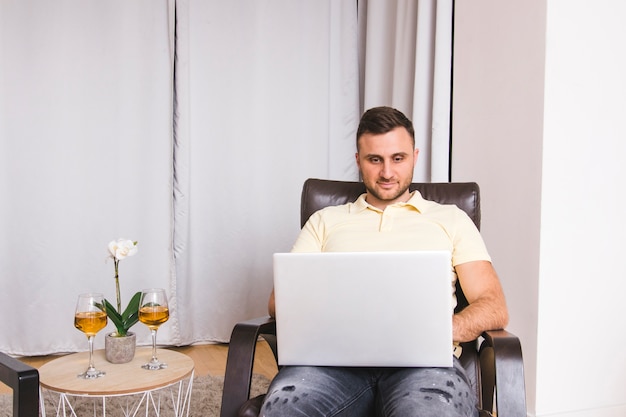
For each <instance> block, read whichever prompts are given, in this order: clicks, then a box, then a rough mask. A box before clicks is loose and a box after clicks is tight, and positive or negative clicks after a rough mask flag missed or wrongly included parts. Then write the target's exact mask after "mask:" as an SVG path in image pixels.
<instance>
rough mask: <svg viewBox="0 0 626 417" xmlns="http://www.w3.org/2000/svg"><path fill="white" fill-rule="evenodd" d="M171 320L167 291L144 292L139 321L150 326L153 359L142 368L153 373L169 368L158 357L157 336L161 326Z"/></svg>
mask: <svg viewBox="0 0 626 417" xmlns="http://www.w3.org/2000/svg"><path fill="white" fill-rule="evenodd" d="M169 318H170V310H169V308H168V306H167V295H165V290H164V289H163V288H150V289H148V290H143V291H142V293H141V300H140V301H139V321H140V322H142V323H143V324H145V325H146V326H148V328H149V329H150V333H152V359H151V360H150V362H148V363H146V364H144V365H142V366H141V367H142V368H144V369H149V370H151V371H154V370H157V369H163V368H167V364H166V363H163V362H160V361H159V360H158V359H157V357H156V334H157V330H158V329H159V326H160V325H162V324H163V323H165V322H166V321H167V319H169Z"/></svg>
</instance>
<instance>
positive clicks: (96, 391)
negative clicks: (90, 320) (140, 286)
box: [39, 348, 194, 396]
mask: <svg viewBox="0 0 626 417" xmlns="http://www.w3.org/2000/svg"><path fill="white" fill-rule="evenodd" d="M151 358H152V348H137V350H136V351H135V358H134V359H133V360H132V361H130V362H128V363H124V364H112V363H109V362H108V361H107V360H106V358H105V356H104V350H96V351H94V352H93V363H94V366H95V367H96V369H98V370H100V371H104V372H106V375H105V376H103V377H100V378H95V379H81V378H78V377H77V375H78V374H80V373H82V372H84V371H85V370H86V369H87V367H88V366H89V352H80V353H73V354H70V355H66V356H62V357H60V358H58V359H54V360H52V361H50V362H48V363H46V364H44V365H42V366H41V367H40V368H39V382H40V384H41V386H42V387H43V388H46V389H49V390H53V391H56V392H61V393H65V394H73V395H102V396H108V395H111V396H113V395H125V394H134V393H140V392H146V391H152V390H154V389H158V388H162V387H165V386H168V385H171V384H173V383H175V382H178V381H180V380H182V379H183V378H186V377H189V376H191V375H192V373H193V369H194V362H193V360H192V359H191V358H190V357H189V356H187V355H185V354H183V353H179V352H175V351H173V350H168V349H157V358H158V359H159V361H161V362H165V363H167V368H165V369H160V370H157V371H150V370H147V369H143V368H142V367H141V365H143V364H144V363H146V362H148V361H150V359H151Z"/></svg>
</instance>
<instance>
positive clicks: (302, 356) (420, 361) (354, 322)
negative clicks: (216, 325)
mask: <svg viewBox="0 0 626 417" xmlns="http://www.w3.org/2000/svg"><path fill="white" fill-rule="evenodd" d="M274 292H275V302H276V326H277V343H278V363H279V364H280V365H314V366H392V367H393V366H402V367H411V366H413V367H423V366H438V367H450V366H452V284H451V260H450V252H447V251H414V252H324V253H276V254H274Z"/></svg>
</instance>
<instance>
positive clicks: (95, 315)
mask: <svg viewBox="0 0 626 417" xmlns="http://www.w3.org/2000/svg"><path fill="white" fill-rule="evenodd" d="M106 325H107V313H106V309H105V306H104V296H103V295H102V294H100V293H88V294H80V295H79V296H78V301H77V302H76V311H75V313H74V327H76V328H77V329H78V330H80V331H81V332H83V333H85V335H87V340H88V341H89V366H88V367H87V370H86V371H85V372H83V373H82V374H78V377H79V378H83V379H93V378H98V377H101V376H104V375H105V372H102V371H99V370H97V369H96V368H95V367H94V366H93V339H94V337H95V336H96V333H98V332H99V331H100V330H102V329H104V327H105V326H106Z"/></svg>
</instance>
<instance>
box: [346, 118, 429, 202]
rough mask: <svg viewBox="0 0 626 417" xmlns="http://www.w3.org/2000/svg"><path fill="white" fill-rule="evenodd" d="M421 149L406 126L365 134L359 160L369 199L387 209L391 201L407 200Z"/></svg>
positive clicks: (357, 154)
mask: <svg viewBox="0 0 626 417" xmlns="http://www.w3.org/2000/svg"><path fill="white" fill-rule="evenodd" d="M418 152H419V150H418V149H413V141H412V139H411V135H410V134H409V132H407V130H406V129H405V128H403V127H397V128H395V129H393V130H391V131H389V132H387V133H383V134H382V135H375V134H371V133H365V134H363V135H361V137H360V138H359V151H358V152H357V153H356V163H357V165H358V167H359V171H360V173H361V177H362V178H363V183H364V184H365V188H366V190H367V202H368V203H370V204H371V205H373V206H374V207H377V208H380V209H383V210H384V209H385V207H387V206H388V205H390V204H393V203H396V202H399V201H407V200H408V199H409V185H410V184H411V181H412V180H413V168H414V167H415V163H416V161H417V154H418Z"/></svg>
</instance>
